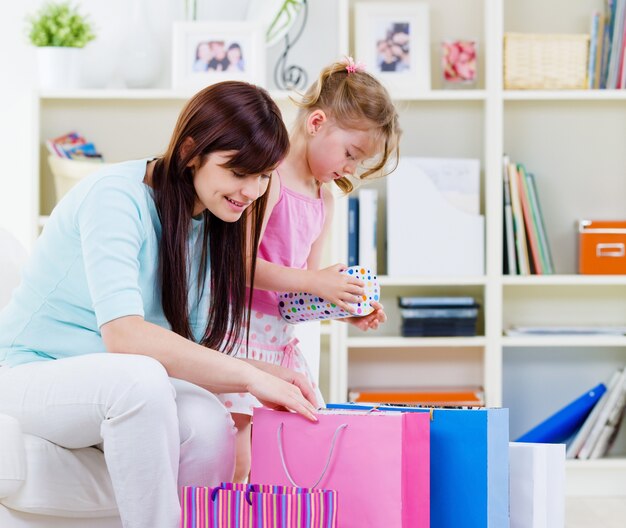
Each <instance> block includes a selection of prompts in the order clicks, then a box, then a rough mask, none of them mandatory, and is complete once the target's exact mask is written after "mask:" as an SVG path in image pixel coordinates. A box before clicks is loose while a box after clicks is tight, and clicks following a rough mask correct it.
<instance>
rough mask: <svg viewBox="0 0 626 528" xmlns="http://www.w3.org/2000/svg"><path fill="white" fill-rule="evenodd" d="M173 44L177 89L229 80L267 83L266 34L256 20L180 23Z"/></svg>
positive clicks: (173, 78)
mask: <svg viewBox="0 0 626 528" xmlns="http://www.w3.org/2000/svg"><path fill="white" fill-rule="evenodd" d="M172 43H173V44H172V86H173V87H174V88H175V89H193V90H199V89H201V88H204V87H205V86H208V85H209V84H213V83H216V82H220V81H226V80H238V81H247V82H250V83H254V84H259V85H261V86H263V85H264V84H265V35H264V33H263V29H262V27H261V26H260V25H259V24H258V23H256V22H232V21H224V20H219V21H210V22H176V23H174V34H173V38H172Z"/></svg>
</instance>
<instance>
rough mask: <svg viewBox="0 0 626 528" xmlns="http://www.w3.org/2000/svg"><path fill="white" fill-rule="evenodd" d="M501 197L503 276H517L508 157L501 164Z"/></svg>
mask: <svg viewBox="0 0 626 528" xmlns="http://www.w3.org/2000/svg"><path fill="white" fill-rule="evenodd" d="M502 187H503V188H502V196H503V201H504V203H503V207H504V245H503V248H504V251H503V255H504V258H505V270H504V272H505V274H507V275H517V256H516V252H515V238H514V229H513V209H512V207H511V184H510V182H509V157H508V156H506V155H505V156H504V158H503V162H502Z"/></svg>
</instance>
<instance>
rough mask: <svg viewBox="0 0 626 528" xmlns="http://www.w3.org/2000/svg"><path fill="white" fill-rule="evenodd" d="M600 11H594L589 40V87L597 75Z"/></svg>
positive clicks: (591, 86) (592, 84)
mask: <svg viewBox="0 0 626 528" xmlns="http://www.w3.org/2000/svg"><path fill="white" fill-rule="evenodd" d="M601 18H602V15H601V14H600V11H594V12H593V14H592V15H591V38H590V41H589V60H588V61H587V88H588V89H592V88H593V86H594V83H595V75H596V55H597V51H598V36H599V31H600V19H601Z"/></svg>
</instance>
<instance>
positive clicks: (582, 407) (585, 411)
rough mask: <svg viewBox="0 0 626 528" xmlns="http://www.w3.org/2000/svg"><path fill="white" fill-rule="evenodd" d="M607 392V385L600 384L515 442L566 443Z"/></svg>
mask: <svg viewBox="0 0 626 528" xmlns="http://www.w3.org/2000/svg"><path fill="white" fill-rule="evenodd" d="M605 392H606V385H604V383H599V384H598V385H596V386H595V387H593V388H592V389H590V390H588V391H586V392H585V393H584V394H582V395H581V396H579V397H578V398H576V399H575V400H574V401H572V402H571V403H568V404H567V405H566V406H565V407H563V408H561V409H559V410H558V411H557V412H555V413H554V414H552V415H551V416H549V417H548V418H546V419H545V420H544V421H543V422H541V423H539V424H538V425H536V426H535V427H533V428H532V429H531V430H530V431H528V432H527V433H524V434H523V435H522V436H520V437H519V438H518V439H517V440H515V441H516V442H530V443H533V442H537V443H552V444H558V443H562V442H565V441H566V440H567V439H568V438H569V437H570V436H572V434H573V433H574V432H576V430H577V429H578V428H579V427H580V426H581V425H582V424H583V422H584V421H585V419H586V418H587V416H588V415H589V413H590V412H591V410H592V409H593V407H594V405H595V404H596V403H597V402H598V400H599V399H600V398H601V397H602V395H603V394H604V393H605Z"/></svg>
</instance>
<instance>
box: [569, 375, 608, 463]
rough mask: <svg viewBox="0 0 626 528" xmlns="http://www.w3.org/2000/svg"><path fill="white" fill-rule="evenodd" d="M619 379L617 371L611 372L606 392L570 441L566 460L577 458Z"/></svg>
mask: <svg viewBox="0 0 626 528" xmlns="http://www.w3.org/2000/svg"><path fill="white" fill-rule="evenodd" d="M619 377H620V371H619V370H617V371H615V372H613V375H612V376H611V379H610V380H609V383H608V384H607V389H606V391H605V392H604V394H603V395H602V396H601V397H600V399H599V400H598V403H596V404H595V405H594V406H593V409H592V410H591V412H590V413H589V415H588V416H587V418H586V419H585V421H584V422H583V424H582V426H581V427H580V429H579V430H578V432H577V433H576V435H575V436H574V438H573V439H572V441H571V443H570V444H569V445H568V446H567V451H566V457H567V458H576V457H577V456H578V453H579V452H580V448H581V447H582V446H583V444H584V443H585V440H587V438H588V437H589V433H590V432H591V428H592V427H593V425H594V424H595V423H596V421H597V420H598V416H599V415H600V412H601V411H602V409H603V408H604V407H605V405H606V403H607V400H608V397H609V394H611V391H612V390H613V388H614V387H615V385H616V384H617V380H618V379H619Z"/></svg>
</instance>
